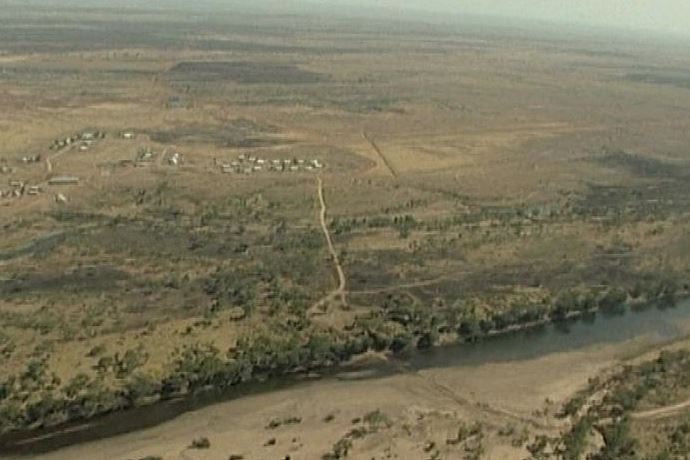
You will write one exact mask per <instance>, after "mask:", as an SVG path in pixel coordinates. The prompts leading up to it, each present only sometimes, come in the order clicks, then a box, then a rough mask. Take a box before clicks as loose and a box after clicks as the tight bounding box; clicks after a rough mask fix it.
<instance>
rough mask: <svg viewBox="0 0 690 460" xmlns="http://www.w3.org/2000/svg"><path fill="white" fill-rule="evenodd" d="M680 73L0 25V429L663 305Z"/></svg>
mask: <svg viewBox="0 0 690 460" xmlns="http://www.w3.org/2000/svg"><path fill="white" fill-rule="evenodd" d="M688 75H690V44H686V45H684V44H682V43H678V42H675V43H674V42H670V41H663V40H662V39H655V38H639V37H634V36H625V35H620V36H607V35H604V34H603V33H599V32H597V33H591V34H586V33H583V32H579V31H576V30H566V31H562V34H558V33H556V31H554V30H551V29H549V28H547V27H545V26H539V25H530V24H522V25H519V26H515V27H506V26H500V25H492V26H488V25H482V24H472V23H469V22H468V23H467V24H460V25H458V24H428V23H424V22H421V21H420V22H394V21H386V20H383V19H381V20H374V19H371V20H366V21H359V22H356V23H355V22H350V21H346V20H338V19H335V18H320V19H319V20H318V21H317V20H315V19H314V18H283V17H270V16H266V17H261V18H257V17H253V16H242V15H229V14H228V15H224V14H218V15H215V16H213V17H207V16H204V14H203V13H199V14H198V15H191V16H188V15H185V14H181V13H180V14H175V13H163V12H157V11H147V10H140V11H138V10H131V11H123V12H115V11H112V10H105V9H104V10H84V11H71V10H65V11H56V12H51V13H50V15H47V14H42V13H37V12H34V11H29V10H25V9H22V8H21V7H15V8H10V9H9V10H8V12H7V14H5V13H3V15H2V17H1V18H0V107H2V108H3V110H2V111H0V168H2V169H1V170H0V192H1V194H0V235H1V237H0V367H1V368H2V369H3V372H2V374H1V375H0V431H9V430H11V429H16V428H37V427H41V426H46V425H53V424H57V423H60V422H63V421H65V420H68V419H72V418H75V419H79V418H87V417H90V416H93V415H95V414H99V413H102V412H108V411H112V410H116V409H120V408H127V407H131V406H133V405H138V404H140V403H142V402H148V401H151V400H152V399H160V398H163V399H165V398H168V397H172V396H176V395H180V394H187V393H190V392H194V391H195V390H197V389H199V388H203V387H207V386H227V385H233V384H235V383H238V382H244V381H251V380H253V379H264V378H267V377H271V376H275V375H277V374H282V373H298V372H303V371H305V369H306V370H309V369H321V368H323V367H328V366H331V365H333V364H335V363H337V362H339V361H342V360H344V359H347V358H349V357H351V356H352V355H356V354H358V353H360V352H362V351H366V350H376V351H392V352H399V351H401V350H404V349H406V348H410V347H420V348H424V347H427V346H431V345H434V344H436V343H439V342H443V341H447V340H470V341H471V340H476V339H477V338H479V337H481V336H483V335H486V334H489V333H495V332H500V331H502V330H506V329H509V328H511V327H517V326H519V325H521V324H525V323H532V322H535V321H536V322H539V321H547V320H554V319H559V318H564V317H568V316H569V315H575V314H579V313H582V312H584V311H596V310H617V309H620V308H625V307H626V306H627V305H632V306H636V305H642V304H644V305H657V304H664V305H665V304H667V303H673V302H674V301H675V299H676V297H678V296H683V295H687V294H688V290H689V285H688V282H689V281H690V276H689V275H690V239H689V237H690V234H689V232H690V220H689V218H690V215H689V213H688V211H689V210H690V152H689V151H688V146H689V145H690V116H689V115H690V91H689V88H690V78H689V77H688ZM65 139H67V140H68V142H65ZM56 142H57V143H56ZM318 178H320V179H321V180H322V183H323V193H324V199H325V204H326V206H327V208H326V209H325V213H326V227H325V228H322V225H321V223H320V221H319V213H320V212H321V205H320V201H319V197H318V190H319V185H318V184H319V182H318ZM61 180H62V181H63V182H67V183H60V181H61ZM324 232H327V233H328V235H329V236H330V237H331V238H332V241H333V245H334V248H335V251H336V252H337V254H336V255H337V257H334V256H333V254H331V253H329V248H328V246H327V244H326V238H325V235H324ZM336 264H339V265H340V268H341V269H342V271H343V273H344V275H345V279H346V285H345V286H344V287H343V289H342V290H340V289H339V286H338V282H339V280H338V271H337V267H336ZM341 287H342V286H341ZM468 455H469V454H468ZM195 458H196V457H195ZM334 458H339V457H334ZM437 458H440V457H437ZM443 458H446V457H443ZM448 458H455V457H448ZM468 458H469V457H468ZM496 458H498V457H496Z"/></svg>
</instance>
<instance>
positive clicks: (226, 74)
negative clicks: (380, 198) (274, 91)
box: [166, 61, 326, 85]
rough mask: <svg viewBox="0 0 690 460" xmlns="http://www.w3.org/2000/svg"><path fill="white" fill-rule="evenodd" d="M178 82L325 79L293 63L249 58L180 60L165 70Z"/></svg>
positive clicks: (287, 82) (304, 81) (302, 80)
mask: <svg viewBox="0 0 690 460" xmlns="http://www.w3.org/2000/svg"><path fill="white" fill-rule="evenodd" d="M166 75H167V77H168V78H169V79H170V80H172V81H176V82H190V83H191V82H221V83H222V82H226V81H233V82H236V83H243V84H257V83H265V84H266V83H267V84H272V83H273V84H283V85H294V84H305V83H317V82H320V81H323V80H325V79H326V78H325V76H324V75H322V74H320V73H317V72H312V71H309V70H304V69H301V68H299V67H298V66H296V65H291V64H274V63H266V62H248V61H238V62H232V61H188V62H180V63H178V64H176V65H175V66H173V67H172V68H171V69H170V70H168V71H167V73H166Z"/></svg>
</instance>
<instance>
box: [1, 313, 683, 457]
mask: <svg viewBox="0 0 690 460" xmlns="http://www.w3.org/2000/svg"><path fill="white" fill-rule="evenodd" d="M688 335H690V301H684V302H683V303H681V304H680V305H679V306H677V307H675V308H668V309H663V310H660V309H647V310H643V311H635V312H633V311H629V312H627V313H625V314H622V315H613V316H612V315H603V314H599V315H596V316H594V315H593V316H591V317H589V318H584V319H583V318H581V319H578V320H572V321H569V322H568V323H566V324H563V323H561V324H548V325H544V326H540V327H536V328H532V329H527V330H521V331H515V332H511V333H507V334H503V335H496V336H493V337H490V338H487V339H485V340H482V341H480V342H477V343H472V344H455V345H449V346H443V347H437V348H432V349H430V350H425V351H419V352H414V353H412V354H410V355H408V356H405V357H400V358H396V359H394V360H389V361H388V362H378V363H376V364H373V365H369V366H365V367H360V368H355V369H352V370H349V371H347V372H338V373H334V374H329V375H325V376H322V377H320V378H318V379H306V378H286V379H282V380H278V381H272V382H267V383H262V384H254V385H252V386H251V387H242V388H235V389H232V390H229V391H225V392H223V393H218V392H216V393H208V394H205V395H202V396H196V397H190V398H185V399H181V400H176V401H167V402H163V403H159V404H155V405H153V406H150V407H143V408H137V409H133V410H130V411H126V412H120V413H115V414H111V415H107V416H104V417H100V418H97V419H95V420H92V421H90V422H88V423H82V424H72V425H69V426H66V427H61V428H59V429H52V430H46V431H37V432H32V433H13V434H10V435H6V436H4V437H0V458H6V457H7V456H18V457H21V456H34V455H37V454H39V453H46V452H54V451H58V450H60V449H64V448H66V447H68V446H75V445H84V444H86V445H88V443H92V442H96V441H98V440H103V439H105V440H108V439H114V440H115V441H117V440H118V439H120V438H121V439H122V440H126V439H127V436H131V434H128V433H132V434H134V433H137V432H140V431H145V430H147V429H150V428H152V427H157V426H159V425H161V424H164V423H165V422H169V421H171V420H174V419H176V418H181V417H183V414H185V413H188V412H190V411H194V412H195V413H196V414H201V413H203V412H204V411H210V410H212V409H213V407H214V406H219V405H222V404H228V401H229V402H233V401H237V400H243V399H245V398H247V399H251V398H256V397H260V396H261V395H266V394H270V393H273V392H279V391H293V390H295V389H300V388H303V389H304V388H306V389H307V391H308V392H316V391H319V385H326V384H327V383H328V382H341V383H343V382H348V381H351V382H354V381H358V382H359V381H363V380H364V381H375V380H379V379H385V378H389V377H391V376H395V375H396V374H406V373H420V372H425V371H429V370H439V369H441V370H444V369H446V370H453V371H455V370H461V371H462V372H461V374H462V376H463V379H465V380H464V381H463V384H462V385H463V386H465V384H466V382H470V383H471V379H472V378H473V375H474V374H475V373H476V374H477V379H479V380H480V381H481V379H483V378H484V376H483V374H481V373H480V371H479V370H480V369H483V370H485V369H486V368H487V366H491V365H494V366H500V365H506V364H509V365H510V371H509V372H508V373H506V374H505V375H502V376H501V379H502V380H503V381H504V382H503V383H504V384H506V385H511V381H510V379H511V377H510V376H511V375H519V373H520V372H521V371H522V372H523V373H529V372H535V371H534V367H533V366H532V367H530V366H531V365H532V364H534V363H535V362H537V360H540V359H544V358H547V357H549V356H556V355H559V354H560V355H562V354H567V353H570V354H572V355H573V356H578V357H577V358H573V359H577V360H583V359H586V357H587V356H588V355H587V353H591V356H592V357H594V356H595V354H596V353H597V351H596V350H603V349H606V350H609V352H607V353H609V355H610V353H611V352H610V350H614V351H615V353H617V355H616V356H618V357H623V354H624V353H629V352H630V351H631V348H630V346H629V344H630V343H633V342H634V343H636V344H637V345H638V346H637V347H636V348H635V349H636V350H638V351H639V350H640V349H641V347H647V348H648V347H652V346H657V345H660V344H664V343H668V342H671V341H674V340H678V339H681V338H685V337H687V336H688ZM623 344H628V345H626V346H625V347H624V346H623ZM578 353H585V354H582V355H578ZM609 355H607V359H608V356H609ZM619 355H620V356H619ZM583 357H584V358H583ZM602 362H603V360H602ZM567 369H568V368H567V367H566V370H567ZM519 384H520V383H519V382H518V381H517V380H516V381H515V385H519ZM450 385H451V386H452V385H453V384H452V383H450ZM457 385H460V384H459V383H457ZM467 386H468V388H469V386H470V385H469V384H468V385H467ZM468 391H469V390H468ZM56 458H58V457H56Z"/></svg>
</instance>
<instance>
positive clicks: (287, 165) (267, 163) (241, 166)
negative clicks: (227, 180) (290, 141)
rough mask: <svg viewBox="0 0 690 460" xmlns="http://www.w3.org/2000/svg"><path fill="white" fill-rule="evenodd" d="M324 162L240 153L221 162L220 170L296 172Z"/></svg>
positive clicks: (228, 171) (249, 172)
mask: <svg viewBox="0 0 690 460" xmlns="http://www.w3.org/2000/svg"><path fill="white" fill-rule="evenodd" d="M323 167H324V164H323V163H321V162H320V161H319V160H317V159H312V160H305V159H298V158H292V159H288V158H284V159H274V160H268V159H265V158H257V157H255V156H251V155H245V154H242V155H240V156H238V157H237V159H236V160H233V161H230V162H224V163H222V164H221V171H223V172H224V173H228V174H251V173H256V172H262V171H273V172H297V171H315V170H318V169H322V168H323Z"/></svg>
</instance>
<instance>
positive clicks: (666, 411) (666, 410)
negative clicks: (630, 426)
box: [632, 399, 690, 420]
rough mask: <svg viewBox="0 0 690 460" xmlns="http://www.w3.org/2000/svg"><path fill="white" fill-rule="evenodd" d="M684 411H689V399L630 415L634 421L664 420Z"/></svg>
mask: <svg viewBox="0 0 690 460" xmlns="http://www.w3.org/2000/svg"><path fill="white" fill-rule="evenodd" d="M686 409H690V399H689V400H686V401H682V402H679V403H676V404H671V405H669V406H664V407H657V408H656V409H650V410H645V411H641V412H635V413H634V414H632V418H633V419H635V420H648V419H657V418H664V417H670V416H673V415H677V414H678V412H682V411H684V410H686Z"/></svg>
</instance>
